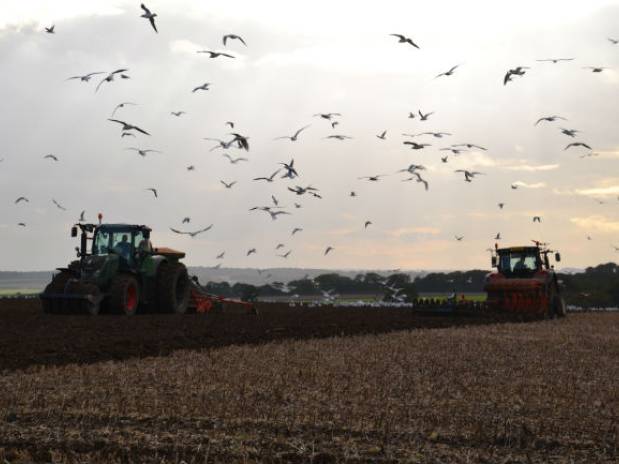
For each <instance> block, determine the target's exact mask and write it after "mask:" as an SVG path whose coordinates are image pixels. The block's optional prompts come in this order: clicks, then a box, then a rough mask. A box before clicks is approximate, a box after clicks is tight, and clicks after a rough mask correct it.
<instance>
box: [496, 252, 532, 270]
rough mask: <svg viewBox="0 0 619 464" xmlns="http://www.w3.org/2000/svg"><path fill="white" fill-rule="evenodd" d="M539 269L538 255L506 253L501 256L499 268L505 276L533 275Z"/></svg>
mask: <svg viewBox="0 0 619 464" xmlns="http://www.w3.org/2000/svg"><path fill="white" fill-rule="evenodd" d="M538 267H539V263H538V259H537V254H536V253H527V252H520V253H505V254H502V255H501V258H500V262H499V268H500V270H501V272H503V273H504V274H516V275H522V274H524V275H527V274H533V273H534V272H535V271H537V269H538Z"/></svg>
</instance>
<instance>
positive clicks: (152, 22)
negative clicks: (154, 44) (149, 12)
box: [148, 16, 159, 33]
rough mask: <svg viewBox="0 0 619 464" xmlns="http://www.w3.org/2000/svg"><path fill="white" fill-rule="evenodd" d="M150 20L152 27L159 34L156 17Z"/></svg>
mask: <svg viewBox="0 0 619 464" xmlns="http://www.w3.org/2000/svg"><path fill="white" fill-rule="evenodd" d="M148 20H149V21H150V24H151V26H153V29H154V30H155V32H157V33H159V31H158V30H157V26H155V17H154V16H151V17H150V18H148Z"/></svg>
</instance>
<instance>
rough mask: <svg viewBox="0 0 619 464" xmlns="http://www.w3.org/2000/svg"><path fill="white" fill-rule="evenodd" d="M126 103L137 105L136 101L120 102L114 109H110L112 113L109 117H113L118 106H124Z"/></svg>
mask: <svg viewBox="0 0 619 464" xmlns="http://www.w3.org/2000/svg"><path fill="white" fill-rule="evenodd" d="M126 105H133V106H135V105H137V103H133V102H122V103H119V104H118V105H116V107H115V108H114V111H112V115H111V116H110V118H113V117H114V115H115V114H116V111H118V110H119V109H120V108H124V107H125V106H126Z"/></svg>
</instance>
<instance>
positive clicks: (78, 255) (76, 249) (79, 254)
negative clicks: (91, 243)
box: [75, 247, 82, 258]
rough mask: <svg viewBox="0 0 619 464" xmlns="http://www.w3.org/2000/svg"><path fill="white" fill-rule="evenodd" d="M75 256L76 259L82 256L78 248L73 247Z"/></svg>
mask: <svg viewBox="0 0 619 464" xmlns="http://www.w3.org/2000/svg"><path fill="white" fill-rule="evenodd" d="M75 254H76V255H77V257H78V258H79V257H81V256H82V253H81V252H80V247H75Z"/></svg>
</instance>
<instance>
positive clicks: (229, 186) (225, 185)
mask: <svg viewBox="0 0 619 464" xmlns="http://www.w3.org/2000/svg"><path fill="white" fill-rule="evenodd" d="M219 182H221V183H222V184H223V186H224V187H226V188H227V189H230V188H232V187H233V186H234V184H236V181H235V180H233V181H232V182H230V183H227V182H224V181H223V180H220V181H219Z"/></svg>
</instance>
